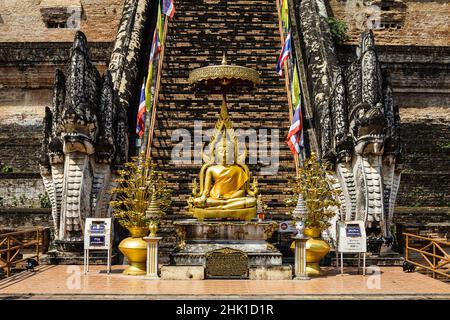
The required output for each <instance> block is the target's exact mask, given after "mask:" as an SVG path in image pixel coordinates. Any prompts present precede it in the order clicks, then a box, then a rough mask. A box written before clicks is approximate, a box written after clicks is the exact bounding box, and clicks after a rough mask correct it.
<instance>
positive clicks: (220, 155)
mask: <svg viewBox="0 0 450 320" xmlns="http://www.w3.org/2000/svg"><path fill="white" fill-rule="evenodd" d="M216 163H220V164H226V163H227V154H226V148H224V147H223V146H222V145H221V144H220V145H217V146H216Z"/></svg>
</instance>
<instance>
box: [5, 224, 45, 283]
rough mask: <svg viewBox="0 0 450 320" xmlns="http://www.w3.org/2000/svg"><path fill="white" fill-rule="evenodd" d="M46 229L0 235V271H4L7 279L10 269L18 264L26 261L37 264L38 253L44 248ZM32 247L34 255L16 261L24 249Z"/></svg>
mask: <svg viewBox="0 0 450 320" xmlns="http://www.w3.org/2000/svg"><path fill="white" fill-rule="evenodd" d="M47 229H48V228H33V229H27V230H21V231H15V232H8V233H4V234H0V269H6V276H7V277H9V276H10V275H11V268H12V267H14V266H15V265H17V264H18V263H20V262H24V261H26V260H27V259H36V260H37V261H38V262H39V251H40V249H41V248H42V247H44V246H45V243H44V240H45V234H44V232H45V231H46V230H47ZM29 235H31V237H29ZM24 236H25V237H24ZM30 238H31V239H30ZM33 246H34V247H35V251H34V252H35V254H34V255H31V256H30V255H28V256H27V257H26V258H23V259H17V257H19V254H20V253H22V252H23V249H24V248H29V247H33ZM5 256H6V257H5Z"/></svg>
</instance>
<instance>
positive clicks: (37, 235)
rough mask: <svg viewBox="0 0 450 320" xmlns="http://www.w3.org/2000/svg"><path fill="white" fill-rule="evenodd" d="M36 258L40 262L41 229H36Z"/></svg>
mask: <svg viewBox="0 0 450 320" xmlns="http://www.w3.org/2000/svg"><path fill="white" fill-rule="evenodd" d="M36 241H37V242H36V258H37V261H38V262H39V230H37V231H36Z"/></svg>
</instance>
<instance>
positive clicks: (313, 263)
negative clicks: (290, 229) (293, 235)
mask: <svg viewBox="0 0 450 320" xmlns="http://www.w3.org/2000/svg"><path fill="white" fill-rule="evenodd" d="M304 235H305V236H306V237H309V239H308V241H306V274H307V276H309V277H317V276H320V275H321V271H320V266H319V261H320V260H322V258H323V257H325V256H326V254H327V253H328V252H329V251H330V246H329V245H328V243H327V242H326V241H324V240H322V239H321V238H320V237H321V230H320V229H318V228H305V231H304Z"/></svg>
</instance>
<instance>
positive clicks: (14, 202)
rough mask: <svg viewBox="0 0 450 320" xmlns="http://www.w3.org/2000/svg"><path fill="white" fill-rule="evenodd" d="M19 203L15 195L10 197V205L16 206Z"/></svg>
mask: <svg viewBox="0 0 450 320" xmlns="http://www.w3.org/2000/svg"><path fill="white" fill-rule="evenodd" d="M18 205H19V201H18V200H17V197H16V196H13V197H12V201H11V206H13V207H17V206H18Z"/></svg>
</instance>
